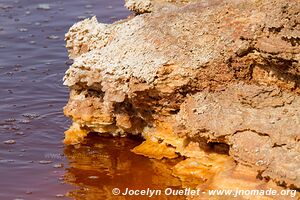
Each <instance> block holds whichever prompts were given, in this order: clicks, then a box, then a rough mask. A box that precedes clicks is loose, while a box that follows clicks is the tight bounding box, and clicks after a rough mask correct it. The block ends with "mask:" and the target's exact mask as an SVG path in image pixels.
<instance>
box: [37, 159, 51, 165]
mask: <svg viewBox="0 0 300 200" xmlns="http://www.w3.org/2000/svg"><path fill="white" fill-rule="evenodd" d="M39 163H40V164H43V165H47V164H51V163H52V161H50V160H40V161H39Z"/></svg>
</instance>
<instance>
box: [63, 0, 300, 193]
mask: <svg viewBox="0 0 300 200" xmlns="http://www.w3.org/2000/svg"><path fill="white" fill-rule="evenodd" d="M127 6H128V7H129V8H130V9H132V10H134V11H136V12H137V13H139V14H140V13H146V14H141V15H137V16H135V17H133V18H131V19H126V20H122V21H119V22H116V23H114V24H111V25H108V24H101V23H98V22H97V20H96V18H92V19H86V20H84V21H82V22H79V23H77V24H75V25H74V26H73V27H71V29H70V31H69V32H68V33H67V34H66V42H67V48H68V51H69V56H70V57H71V58H73V59H74V64H73V65H72V66H71V67H70V68H69V69H68V71H67V72H66V75H65V78H64V81H65V82H64V83H65V85H67V86H68V87H69V88H70V90H71V93H70V100H69V102H68V104H67V106H66V107H65V109H64V112H65V114H66V115H67V116H69V117H70V118H72V120H73V121H74V126H73V128H71V131H67V132H66V140H65V142H66V143H68V144H75V143H78V142H80V141H81V140H82V139H83V137H82V136H84V135H86V134H87V133H88V132H98V133H109V134H112V135H114V136H126V135H128V134H134V135H139V134H140V135H142V136H143V137H144V138H145V139H146V140H147V141H146V142H145V143H143V144H142V145H143V146H141V147H136V148H135V151H136V152H138V153H143V150H144V154H145V155H148V156H150V157H156V158H163V157H176V156H177V155H182V156H185V157H188V158H191V159H198V160H201V158H203V155H206V154H207V153H212V152H218V153H220V154H221V153H223V154H224V153H228V154H229V155H230V156H231V157H232V158H233V159H234V160H235V161H236V162H238V163H240V164H243V165H247V166H249V167H252V169H254V170H256V175H259V176H260V177H262V178H265V179H268V180H269V179H271V180H274V181H275V182H276V183H278V184H280V185H283V186H287V187H291V188H298V189H299V188H300V109H299V105H300V97H299V94H300V87H299V84H300V64H299V62H300V46H299V45H300V25H299V24H300V13H299V10H300V2H299V1H298V0H288V1H286V0H274V1H270V0H267V1H263V0H250V1H246V0H234V1H226V0H212V1H211V0H203V1H202V0H201V1H186V2H183V1H175V3H170V2H167V1H158V0H157V1H155V0H148V1H138V0H136V1H133V0H128V1H127ZM149 12H153V13H149ZM74 127H75V128H74ZM75 130H79V131H80V134H77V133H76V131H75ZM77 135H78V136H79V138H77ZM155 143H156V145H155ZM149 148H155V149H156V151H149ZM162 152H163V153H164V155H163V154H162ZM155 154H156V155H155ZM187 166H188V165H187ZM181 168H184V167H183V166H182V167H181ZM229 169H231V168H227V169H226V170H225V169H224V171H228V170H229ZM216 174H219V172H218V173H217V172H216ZM183 176H185V175H184V174H183ZM204 179H206V178H205V177H204Z"/></svg>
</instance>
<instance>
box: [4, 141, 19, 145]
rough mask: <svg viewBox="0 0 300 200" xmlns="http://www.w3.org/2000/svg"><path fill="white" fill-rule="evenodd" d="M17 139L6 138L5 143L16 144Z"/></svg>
mask: <svg viewBox="0 0 300 200" xmlns="http://www.w3.org/2000/svg"><path fill="white" fill-rule="evenodd" d="M15 143H16V141H15V140H6V141H4V144H15Z"/></svg>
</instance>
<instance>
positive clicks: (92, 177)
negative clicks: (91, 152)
mask: <svg viewBox="0 0 300 200" xmlns="http://www.w3.org/2000/svg"><path fill="white" fill-rule="evenodd" d="M89 178H90V179H97V178H99V176H89Z"/></svg>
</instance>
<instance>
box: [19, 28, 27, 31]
mask: <svg viewBox="0 0 300 200" xmlns="http://www.w3.org/2000/svg"><path fill="white" fill-rule="evenodd" d="M19 31H20V32H27V31H28V29H27V28H20V29H19Z"/></svg>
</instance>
